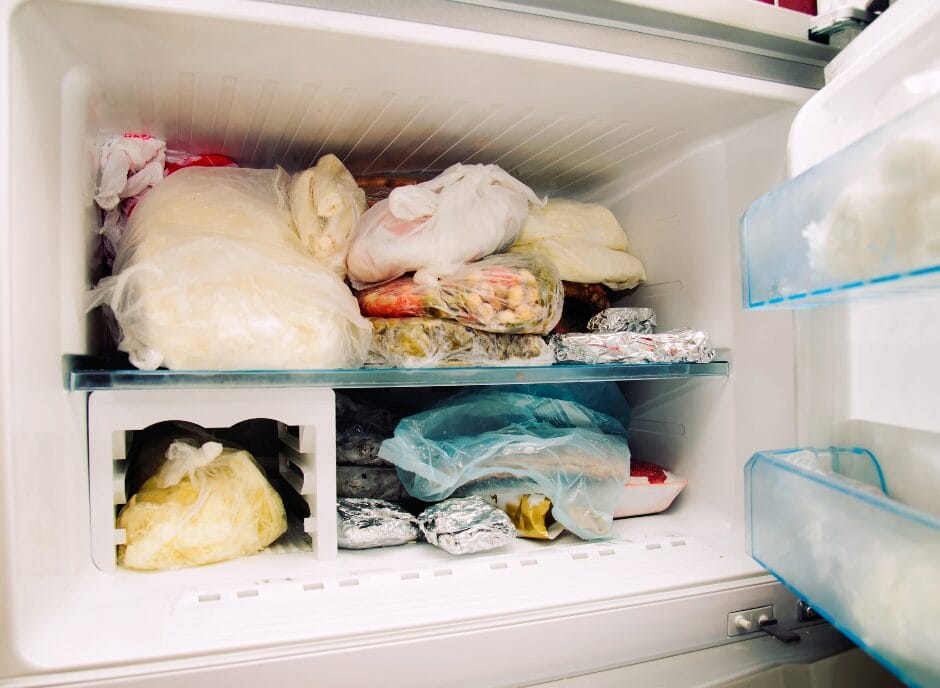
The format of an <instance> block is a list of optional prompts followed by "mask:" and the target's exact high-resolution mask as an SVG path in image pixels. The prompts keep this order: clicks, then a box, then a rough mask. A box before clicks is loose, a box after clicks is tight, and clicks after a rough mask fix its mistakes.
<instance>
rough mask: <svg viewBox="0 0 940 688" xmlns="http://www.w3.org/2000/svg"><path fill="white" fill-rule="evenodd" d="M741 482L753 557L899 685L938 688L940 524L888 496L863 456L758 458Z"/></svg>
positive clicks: (834, 452)
mask: <svg viewBox="0 0 940 688" xmlns="http://www.w3.org/2000/svg"><path fill="white" fill-rule="evenodd" d="M912 479H916V476H912ZM745 482H746V498H747V547H748V552H749V553H750V554H751V556H752V557H754V558H755V559H756V560H757V561H758V562H759V563H761V564H762V565H763V566H765V567H766V568H767V569H769V570H770V571H771V573H773V574H774V575H775V576H777V578H779V579H780V580H781V581H782V582H783V583H784V584H785V585H787V586H788V587H789V588H790V589H791V590H792V591H793V592H794V593H795V594H796V595H798V596H799V597H801V598H803V599H805V600H807V602H808V603H809V604H810V605H811V606H812V607H813V609H815V610H817V611H818V612H820V613H821V614H822V615H823V616H825V617H826V618H827V619H828V620H830V621H831V622H832V623H833V624H834V625H836V626H837V627H838V628H839V629H840V630H842V631H843V632H844V633H846V634H847V635H848V636H850V637H851V638H852V639H853V640H854V641H855V642H856V643H857V644H859V645H860V646H862V647H864V648H866V649H867V650H868V651H869V652H870V653H871V654H872V655H873V656H875V657H876V658H878V659H879V660H880V661H881V662H882V663H884V664H885V665H886V666H887V667H889V668H890V669H891V670H892V671H894V672H895V673H896V674H897V675H898V676H899V677H901V678H902V679H903V680H904V681H906V682H909V683H911V684H913V685H922V686H928V685H931V686H932V685H936V684H937V682H938V681H940V670H938V666H937V662H936V648H937V647H938V646H940V630H938V629H940V627H938V626H937V624H936V623H933V620H934V619H936V618H938V615H940V579H938V577H937V571H938V570H940V520H938V519H937V518H935V517H933V516H931V515H928V514H926V513H924V512H922V511H918V510H915V509H912V508H909V507H907V506H905V505H904V504H901V503H900V502H897V501H895V500H894V499H891V498H890V497H889V496H887V495H886V494H884V479H883V477H882V473H881V468H880V466H879V465H878V462H877V460H876V459H875V457H874V455H872V454H871V453H870V452H868V451H866V450H864V449H857V448H852V449H842V448H826V449H790V450H783V451H766V452H759V453H757V454H755V455H754V456H753V457H752V458H751V460H750V461H749V462H748V464H747V466H746V468H745Z"/></svg>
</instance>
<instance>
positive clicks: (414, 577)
mask: <svg viewBox="0 0 940 688" xmlns="http://www.w3.org/2000/svg"><path fill="white" fill-rule="evenodd" d="M420 577H421V574H420V573H418V572H417V571H409V572H408V573H403V574H401V579H402V580H417V579H418V578H420Z"/></svg>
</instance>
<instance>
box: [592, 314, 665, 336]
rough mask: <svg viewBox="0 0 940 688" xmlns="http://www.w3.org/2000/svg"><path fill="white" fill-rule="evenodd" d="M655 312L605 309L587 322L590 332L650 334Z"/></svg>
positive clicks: (654, 323)
mask: <svg viewBox="0 0 940 688" xmlns="http://www.w3.org/2000/svg"><path fill="white" fill-rule="evenodd" d="M654 327H656V311H654V310H653V309H652V308H606V309H604V310H602V311H601V312H600V313H598V314H597V315H595V316H594V317H593V318H591V319H590V320H589V321H588V324H587V328H588V330H590V331H591V332H638V333H640V334H652V333H653V328H654Z"/></svg>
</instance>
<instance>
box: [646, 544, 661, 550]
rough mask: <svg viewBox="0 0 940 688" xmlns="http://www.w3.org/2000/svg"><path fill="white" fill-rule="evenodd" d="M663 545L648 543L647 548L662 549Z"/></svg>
mask: <svg viewBox="0 0 940 688" xmlns="http://www.w3.org/2000/svg"><path fill="white" fill-rule="evenodd" d="M662 547H663V546H662V545H659V544H654V545H647V546H646V549H662Z"/></svg>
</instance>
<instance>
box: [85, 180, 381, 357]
mask: <svg viewBox="0 0 940 688" xmlns="http://www.w3.org/2000/svg"><path fill="white" fill-rule="evenodd" d="M288 183H289V177H288V175H287V174H286V173H285V172H284V171H283V170H281V169H275V170H251V169H230V168H187V169H183V170H180V171H179V172H176V173H175V174H172V175H171V176H169V177H167V178H166V179H165V180H163V181H162V182H160V183H159V184H158V185H157V186H156V187H154V188H153V189H152V190H151V191H149V192H148V193H147V195H146V196H145V197H144V198H143V200H141V201H140V203H139V204H138V205H137V207H136V209H135V210H134V213H133V215H132V216H131V218H130V221H129V223H128V226H127V231H126V233H125V234H124V236H123V238H122V239H121V242H120V246H119V248H118V254H117V257H116V259H115V263H114V275H113V276H111V277H107V278H105V279H103V280H102V281H101V282H99V284H98V286H97V288H95V289H94V290H93V291H92V293H91V294H90V296H89V308H92V307H95V306H97V305H100V304H106V305H108V306H110V308H111V309H112V310H113V312H114V315H115V317H116V319H117V322H118V324H119V325H120V329H121V341H120V343H119V345H118V348H119V349H121V350H122V351H126V352H127V353H128V354H130V360H131V363H132V364H133V365H135V366H137V367H138V368H142V369H154V368H157V367H159V366H161V365H162V366H165V367H167V368H171V369H212V370H219V369H221V370H231V369H292V368H357V367H359V366H361V365H362V363H363V362H364V361H365V357H366V354H367V352H368V348H369V342H370V340H371V334H372V328H371V325H370V324H369V322H368V321H366V320H365V319H364V318H363V317H362V316H361V315H360V314H359V308H358V305H357V303H356V300H355V298H354V297H353V296H352V294H351V293H350V291H349V289H348V288H347V287H346V285H345V284H343V282H342V281H341V280H340V279H339V278H338V277H337V276H336V274H334V273H333V272H331V271H330V270H329V269H328V268H326V267H324V266H323V265H322V264H321V263H320V262H319V261H318V260H317V259H316V258H315V257H314V256H313V255H311V254H310V253H309V252H308V251H307V250H306V248H305V247H304V244H303V243H302V242H301V239H300V237H299V236H298V234H297V232H296V231H295V228H294V224H293V219H292V215H291V208H290V206H289V203H288ZM300 196H301V197H302V198H303V199H304V202H309V203H311V204H312V203H313V196H312V195H311V194H300ZM316 212H318V211H317V210H315V209H311V210H310V213H311V214H315V213H316ZM314 244H316V241H314Z"/></svg>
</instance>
